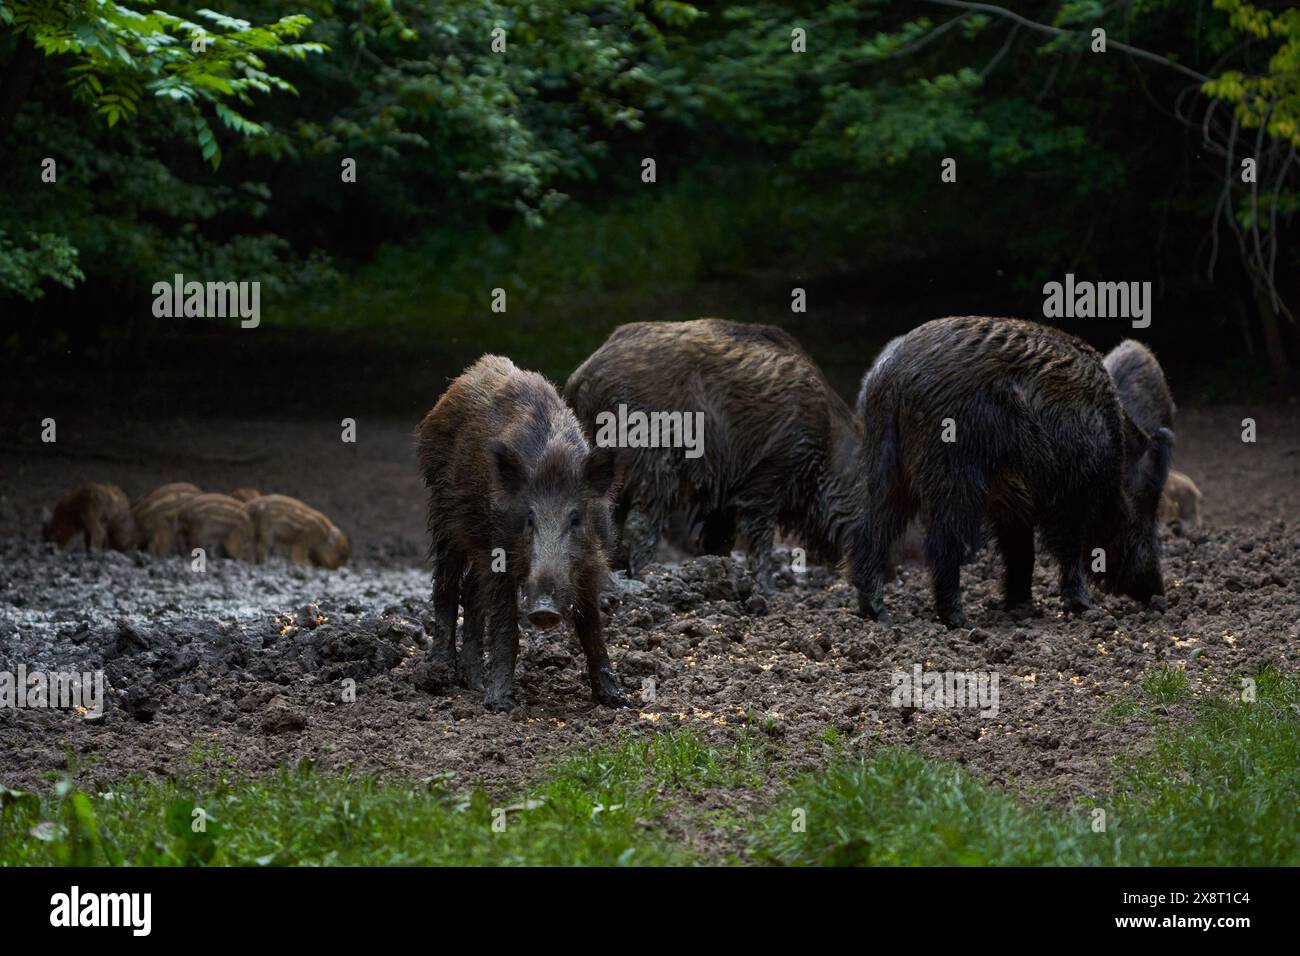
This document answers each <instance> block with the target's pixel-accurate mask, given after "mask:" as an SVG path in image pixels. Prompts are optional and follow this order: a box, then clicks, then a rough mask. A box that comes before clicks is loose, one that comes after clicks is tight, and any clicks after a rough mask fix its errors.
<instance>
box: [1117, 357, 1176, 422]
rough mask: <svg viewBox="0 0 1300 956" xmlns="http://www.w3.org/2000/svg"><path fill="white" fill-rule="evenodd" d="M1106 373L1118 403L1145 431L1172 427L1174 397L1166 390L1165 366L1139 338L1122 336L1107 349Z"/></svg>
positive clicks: (1167, 388) (1167, 387)
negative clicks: (1163, 367) (1121, 338)
mask: <svg viewBox="0 0 1300 956" xmlns="http://www.w3.org/2000/svg"><path fill="white" fill-rule="evenodd" d="M1103 361H1104V363H1105V366H1106V373H1107V374H1108V375H1110V379H1111V381H1112V382H1114V383H1115V390H1116V391H1117V392H1118V393H1119V401H1120V404H1121V405H1123V406H1124V411H1126V412H1127V413H1128V416H1129V418H1131V419H1133V421H1134V422H1135V423H1136V424H1137V426H1138V427H1139V428H1141V429H1142V430H1143V431H1144V432H1146V433H1147V434H1148V435H1151V434H1154V433H1155V431H1156V429H1159V428H1168V429H1170V430H1171V431H1172V430H1173V427H1174V398H1173V396H1172V395H1170V394H1169V385H1168V383H1167V382H1165V372H1164V369H1162V368H1161V367H1160V363H1159V362H1157V361H1156V357H1155V355H1154V354H1152V352H1151V350H1150V349H1149V348H1147V347H1146V346H1145V345H1143V344H1142V343H1141V342H1136V341H1134V340H1133V339H1125V340H1124V341H1123V342H1121V343H1119V345H1117V346H1115V347H1114V348H1113V349H1111V350H1110V351H1109V352H1107V353H1106V358H1105V359H1104V360H1103Z"/></svg>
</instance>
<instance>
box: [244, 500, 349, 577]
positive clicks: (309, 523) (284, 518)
mask: <svg viewBox="0 0 1300 956" xmlns="http://www.w3.org/2000/svg"><path fill="white" fill-rule="evenodd" d="M247 508H248V515H249V517H250V518H251V519H252V521H253V541H254V555H255V558H256V560H257V562H258V563H259V564H261V563H262V562H264V561H266V559H267V558H268V557H269V556H270V553H271V549H272V548H274V547H275V546H276V545H283V546H285V547H287V548H288V549H289V560H291V561H292V562H293V563H294V564H306V563H307V562H308V561H310V562H311V563H312V564H315V565H317V566H319V567H322V568H327V569H328V570H330V571H334V570H336V569H338V568H340V567H342V566H343V565H344V564H347V562H348V559H349V558H350V557H351V556H352V546H351V544H350V543H349V542H348V536H347V535H345V534H344V533H343V532H342V531H340V530H339V529H338V527H337V526H336V525H335V524H334V522H332V521H330V519H329V518H327V517H326V516H325V515H323V514H321V513H320V512H319V511H317V510H316V509H315V508H310V507H308V506H307V505H305V504H303V503H302V502H301V501H299V500H298V499H297V498H290V497H289V496H288V495H260V496H258V497H257V498H254V499H253V500H252V501H250V502H249V503H248V505H247Z"/></svg>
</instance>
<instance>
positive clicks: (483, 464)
mask: <svg viewBox="0 0 1300 956" xmlns="http://www.w3.org/2000/svg"><path fill="white" fill-rule="evenodd" d="M416 439H417V444H418V448H419V457H420V470H421V472H422V473H423V475H424V483H425V485H426V486H427V487H428V489H429V534H430V538H431V540H430V546H429V556H430V559H431V561H432V564H433V604H434V631H433V644H432V647H431V648H430V652H429V653H430V657H431V658H432V659H435V660H442V661H444V662H445V663H446V664H447V665H448V666H449V667H451V668H452V669H453V670H454V669H455V667H456V607H457V603H458V602H459V603H460V604H461V605H463V606H464V608H465V625H464V636H463V641H462V646H461V652H460V675H461V679H462V680H463V681H464V682H465V683H466V684H467V685H469V686H471V687H477V686H479V685H480V684H481V685H483V686H484V691H485V693H484V700H485V703H486V705H487V707H488V709H490V710H509V709H510V708H511V707H513V706H514V689H513V685H514V670H515V657H516V655H517V653H518V649H519V627H518V620H519V615H520V614H523V615H524V616H525V617H526V618H527V619H528V620H529V622H530V623H532V624H534V625H535V626H537V627H542V628H549V627H554V626H556V625H558V624H560V623H561V621H562V620H566V619H567V620H568V621H570V622H572V625H573V629H574V631H575V633H576V634H577V637H578V641H579V643H581V645H582V650H583V653H584V654H585V655H586V659H587V677H588V680H589V681H590V683H591V693H592V696H593V697H594V698H595V700H596V702H597V703H600V704H606V705H610V706H625V705H626V704H627V700H626V699H625V698H624V696H623V693H622V691H621V690H620V689H619V686H618V681H617V679H616V678H615V676H614V671H613V669H612V668H611V667H610V663H609V657H608V655H607V653H606V651H605V641H604V638H603V637H602V635H601V623H600V590H601V587H602V585H603V584H604V582H605V579H606V577H607V575H608V573H609V570H608V565H607V563H606V554H607V550H608V548H609V546H610V538H611V520H610V504H611V502H610V499H611V496H612V494H613V492H614V489H615V488H616V486H617V479H618V474H617V472H618V470H619V464H620V462H619V459H618V456H617V454H616V453H615V451H614V450H613V449H608V448H601V449H594V450H593V449H592V448H591V447H590V446H589V445H588V443H587V439H586V437H585V436H584V434H583V431H582V426H581V425H579V424H578V420H577V418H576V417H575V416H574V414H573V412H572V410H570V408H569V407H568V406H567V405H565V404H564V402H563V400H561V398H560V396H559V393H558V392H557V391H556V390H555V386H553V385H552V384H551V383H550V382H548V381H547V380H546V379H545V378H543V377H542V376H541V375H538V374H537V373H536V372H527V371H523V370H521V369H519V368H516V367H515V365H514V364H513V363H512V362H510V360H509V359H505V358H500V357H499V356H495V355H485V356H483V357H482V358H480V359H479V360H478V361H477V362H475V363H474V364H473V365H472V366H470V367H469V368H468V369H467V370H466V371H465V372H464V374H462V375H461V376H460V377H459V378H457V379H456V380H455V381H454V382H452V383H451V385H450V386H449V387H448V388H447V391H446V392H444V393H443V395H442V397H441V398H439V399H438V403H437V404H436V405H435V406H434V407H433V409H432V410H431V411H430V412H429V413H428V414H427V415H425V416H424V420H423V421H422V422H420V426H419V428H418V429H417V430H416ZM484 630H486V632H487V644H488V651H489V660H488V668H487V674H486V680H484V675H483V671H482V666H483V665H482V651H481V645H482V640H483V632H484Z"/></svg>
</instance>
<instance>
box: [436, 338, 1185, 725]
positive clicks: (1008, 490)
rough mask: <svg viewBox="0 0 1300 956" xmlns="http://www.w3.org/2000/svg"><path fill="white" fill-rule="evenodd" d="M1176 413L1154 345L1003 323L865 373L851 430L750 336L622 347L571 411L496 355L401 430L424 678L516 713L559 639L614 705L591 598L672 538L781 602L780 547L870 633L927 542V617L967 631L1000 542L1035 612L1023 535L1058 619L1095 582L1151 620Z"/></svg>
mask: <svg viewBox="0 0 1300 956" xmlns="http://www.w3.org/2000/svg"><path fill="white" fill-rule="evenodd" d="M629 411H631V412H633V413H641V414H642V415H643V416H644V417H643V420H644V419H645V418H649V419H651V420H657V421H659V422H661V423H663V422H668V423H674V421H675V425H676V428H677V429H678V437H679V438H680V432H681V429H682V421H683V419H682V417H681V416H682V415H683V414H689V415H692V416H697V417H698V419H699V420H700V421H701V422H702V425H703V432H702V434H703V442H702V447H701V448H700V449H699V453H698V454H693V455H688V454H684V453H683V450H682V448H681V447H674V445H675V443H674V442H673V441H671V440H667V441H661V440H659V439H660V438H661V437H664V436H656V439H655V440H654V441H648V442H647V441H635V442H633V441H619V442H615V443H614V444H615V445H617V446H619V447H607V446H608V445H609V444H610V443H609V442H608V441H602V440H600V439H601V435H602V433H603V428H604V426H603V425H602V418H604V419H605V420H606V422H608V418H609V416H611V415H613V414H615V413H617V414H619V415H620V416H624V417H625V416H626V414H627V413H628V412H629ZM674 414H676V415H677V417H676V419H675V420H674V418H673V416H674ZM1173 416H1174V403H1173V400H1172V398H1171V396H1170V393H1169V388H1168V386H1167V384H1166V382H1165V377H1164V373H1163V372H1162V370H1161V368H1160V365H1159V364H1158V363H1157V362H1156V359H1155V356H1154V355H1152V354H1151V352H1150V350H1148V349H1147V348H1146V347H1145V346H1143V345H1141V344H1140V343H1138V342H1134V341H1131V340H1129V341H1125V342H1123V343H1121V344H1120V345H1119V346H1118V347H1116V348H1115V349H1114V350H1113V351H1112V352H1111V353H1110V354H1109V355H1107V356H1106V357H1105V358H1103V357H1102V356H1101V355H1099V354H1098V353H1097V352H1096V351H1095V350H1094V349H1092V348H1091V347H1090V346H1088V345H1087V344H1085V343H1084V342H1082V341H1081V340H1079V339H1077V338H1075V337H1073V336H1071V335H1068V334H1066V333H1064V332H1061V331H1060V330H1058V329H1055V328H1051V327H1048V326H1043V325H1038V324H1035V323H1032V322H1024V321H1019V320H1015V319H994V318H984V317H975V316H966V317H954V318H946V319H937V320H935V321H933V322H928V323H926V324H924V325H922V326H920V327H918V328H916V329H914V330H913V331H911V332H909V333H908V334H906V335H903V336H900V337H899V338H897V339H894V340H893V341H892V342H890V343H889V344H888V345H887V346H886V347H885V348H884V349H883V350H882V351H881V352H880V354H879V355H878V356H877V357H876V359H875V361H874V363H873V364H872V365H871V367H870V368H869V369H868V370H867V372H866V374H865V375H864V377H863V379H862V386H861V390H860V392H859V394H858V400H857V407H856V410H850V408H849V407H848V405H847V404H845V402H844V401H843V400H842V399H841V398H840V397H839V395H837V394H836V393H835V391H834V390H833V389H832V388H831V387H830V385H829V384H828V382H827V380H826V378H825V376H824V375H823V374H822V372H821V370H820V369H818V368H817V366H816V364H815V363H814V362H813V361H812V359H811V358H809V357H808V355H807V353H805V352H804V351H803V349H802V348H801V347H800V346H799V344H798V342H796V341H795V339H794V338H793V337H792V336H790V335H789V334H788V333H787V332H784V331H782V330H781V329H777V328H773V327H770V326H764V325H753V324H744V323H738V322H728V321H724V320H721V319H699V320H696V321H691V322H638V323H632V324H628V325H624V326H621V327H619V328H618V329H616V330H615V331H614V332H613V334H611V335H610V337H609V339H608V340H607V341H606V342H605V344H604V345H602V346H601V347H600V348H599V349H597V350H596V352H595V353H594V354H593V355H592V356H591V357H590V358H588V359H587V360H586V361H585V362H584V363H582V365H581V366H579V367H578V369H577V370H576V371H575V372H574V373H573V374H572V375H571V376H570V377H569V380H568V382H567V383H566V384H565V387H564V390H563V394H561V393H560V392H559V391H558V390H557V389H556V388H555V386H554V385H552V384H551V383H550V382H548V381H547V380H546V379H545V378H543V377H542V376H541V375H539V374H537V373H535V372H529V371H525V370H522V369H519V368H517V367H516V366H515V365H514V364H513V363H512V362H510V360H509V359H506V358H501V357H499V356H495V355H485V356H483V357H482V358H480V359H479V360H478V361H477V362H475V363H474V364H473V365H472V366H470V368H468V369H467V370H466V371H465V372H464V373H463V374H462V375H461V376H460V377H458V378H457V379H455V380H454V381H453V382H452V383H451V385H450V386H449V387H448V389H447V391H446V392H445V393H444V394H443V395H442V397H441V398H440V399H439V400H438V402H437V404H436V405H434V407H433V409H432V410H430V411H429V413H428V414H427V415H425V417H424V419H423V421H421V423H420V425H419V427H418V429H417V431H416V438H417V444H418V452H419V461H420V467H421V471H422V473H423V477H424V482H425V485H426V486H427V488H428V493H429V500H428V528H429V533H430V538H431V542H430V549H429V554H430V559H431V562H432V565H433V584H434V586H433V609H434V624H433V642H432V647H431V649H430V657H431V658H432V659H435V660H439V661H441V662H442V663H444V664H445V665H446V666H447V667H448V668H449V669H450V670H451V671H452V672H453V673H455V674H457V676H458V678H459V680H460V681H461V683H463V684H464V685H465V686H468V687H473V688H476V689H482V690H483V691H484V695H485V703H486V706H487V707H488V708H489V709H491V710H508V709H510V708H511V707H512V706H513V704H514V698H513V682H514V667H515V658H516V655H517V653H518V647H519V619H520V616H521V615H522V616H523V617H524V618H526V619H527V620H528V621H529V622H530V623H531V624H533V625H534V626H537V627H541V628H549V627H554V626H555V625H558V624H560V623H561V622H564V621H567V622H569V623H571V624H572V626H573V629H574V631H575V633H576V635H577V638H578V640H579V642H580V643H581V645H582V649H583V652H584V654H585V655H586V660H587V670H588V677H589V680H590V682H591V689H592V695H593V697H594V698H595V700H596V701H597V702H598V703H602V704H606V705H611V706H619V705H623V704H625V703H627V702H626V700H625V698H624V697H623V694H622V692H621V691H620V689H619V685H618V681H617V679H616V678H615V675H614V673H613V671H612V669H611V667H610V663H609V658H608V655H607V653H606V650H605V644H604V640H603V638H602V636H601V621H600V592H601V588H602V587H603V586H604V585H605V583H606V581H607V579H608V573H609V569H610V565H611V564H615V565H618V566H621V567H623V568H625V569H626V570H627V572H628V573H629V575H631V576H634V577H635V576H637V575H638V574H640V573H641V571H642V570H643V569H644V568H645V566H646V565H647V564H648V563H649V562H650V561H651V560H653V558H654V555H655V551H656V548H657V546H658V544H659V542H660V540H661V538H665V537H668V538H669V539H675V540H674V541H673V543H675V544H677V545H678V546H679V547H684V548H686V549H687V550H689V551H693V552H696V553H712V554H729V553H730V552H731V550H732V548H733V546H734V545H735V544H736V541H737V539H738V538H739V539H743V540H744V543H745V545H746V549H747V552H748V560H749V564H750V567H751V569H752V570H753V573H754V577H755V580H756V582H757V584H758V586H759V587H760V588H763V589H770V588H771V586H772V577H773V573H774V570H775V567H774V559H773V554H772V551H773V544H774V540H775V536H776V534H777V532H778V530H779V531H781V532H782V533H785V534H789V535H790V536H791V537H792V538H793V539H795V540H796V541H797V542H798V543H799V544H800V545H801V546H802V547H803V548H805V549H806V553H807V555H808V558H809V559H810V560H812V561H814V562H823V563H826V564H830V565H836V564H838V563H840V562H841V561H845V562H846V563H847V567H848V569H849V577H850V580H851V581H852V583H853V584H854V585H855V586H856V587H857V590H858V599H859V609H860V611H861V613H862V614H863V615H864V616H866V617H869V618H872V619H874V620H878V621H883V620H887V619H888V612H887V611H886V608H885V601H884V597H885V589H884V584H885V582H886V579H887V578H889V577H891V571H890V569H891V567H892V563H893V561H894V559H895V557H896V554H897V551H896V548H897V545H898V543H899V541H900V539H901V538H902V537H903V536H904V535H905V534H907V533H908V532H909V531H910V532H911V533H913V534H916V533H917V531H916V527H917V525H918V524H919V525H920V526H922V527H923V528H924V545H923V552H924V557H925V561H926V563H927V565H928V566H929V570H930V578H931V583H932V588H933V593H934V602H935V608H936V610H937V612H938V615H939V618H940V619H941V620H942V621H943V622H945V623H946V624H948V625H949V626H950V627H960V626H962V625H964V624H965V620H966V619H965V615H964V613H963V610H962V601H961V584H960V568H961V565H962V564H963V563H965V562H966V561H968V560H969V559H970V558H971V556H972V555H974V554H975V553H976V552H977V551H978V550H980V549H981V548H982V547H984V545H985V544H986V543H988V542H989V541H993V542H995V543H996V546H997V549H998V552H999V553H1000V555H1001V557H1002V560H1003V564H1004V566H1005V574H1006V577H1005V584H1004V592H1003V593H1004V596H1005V601H1006V605H1007V607H1008V608H1014V607H1016V606H1018V605H1023V604H1026V603H1028V602H1029V601H1030V600H1031V593H1030V592H1031V582H1032V579H1033V568H1034V548H1035V538H1036V535H1037V539H1038V541H1039V542H1040V543H1041V546H1042V547H1043V548H1045V549H1046V551H1047V552H1048V553H1049V554H1050V555H1051V556H1052V558H1053V559H1054V561H1055V563H1056V565H1057V566H1058V569H1059V582H1060V584H1059V586H1060V594H1061V600H1062V604H1063V607H1064V610H1065V611H1066V613H1074V612H1079V611H1083V610H1085V609H1087V608H1089V607H1091V606H1092V597H1091V595H1090V593H1089V589H1088V580H1089V579H1091V580H1092V581H1093V582H1094V583H1096V584H1098V585H1099V586H1101V587H1102V588H1104V589H1106V590H1108V591H1110V592H1112V593H1115V594H1123V595H1127V596H1129V597H1131V598H1133V599H1135V600H1137V601H1140V602H1143V603H1145V604H1147V605H1148V606H1150V607H1152V608H1154V609H1156V610H1163V608H1164V607H1165V599H1164V581H1163V577H1162V573H1161V567H1160V546H1159V540H1158V537H1157V522H1158V521H1160V520H1178V521H1181V522H1184V523H1187V524H1195V523H1197V522H1198V520H1199V503H1198V502H1199V498H1200V492H1199V491H1198V490H1197V489H1196V486H1195V485H1194V484H1192V482H1191V480H1190V479H1188V478H1187V477H1186V476H1185V475H1181V474H1179V473H1178V472H1171V471H1170V461H1171V458H1172V454H1173V443H1174V434H1173V430H1172V428H1173ZM669 431H670V434H669V435H668V436H667V437H668V438H669V439H671V437H672V436H671V424H670V426H669ZM461 608H463V609H464V619H463V625H462V626H461V641H460V646H459V650H458V649H457V641H456V631H457V619H458V611H459V610H460V609H461ZM484 645H486V651H487V668H486V670H485V669H484V662H483V652H484V649H485V648H484Z"/></svg>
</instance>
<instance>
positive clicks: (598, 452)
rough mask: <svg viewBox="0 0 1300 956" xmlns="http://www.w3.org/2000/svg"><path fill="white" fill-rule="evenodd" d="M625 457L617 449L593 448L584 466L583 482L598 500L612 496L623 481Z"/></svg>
mask: <svg viewBox="0 0 1300 956" xmlns="http://www.w3.org/2000/svg"><path fill="white" fill-rule="evenodd" d="M623 469H624V462H623V456H622V455H620V454H619V453H618V449H616V448H593V449H592V450H591V454H589V455H588V456H587V461H586V464H584V465H583V466H582V480H583V481H585V482H586V483H587V487H588V488H590V489H591V491H592V493H593V494H595V496H596V497H597V498H604V497H605V496H607V495H609V494H611V493H612V492H613V491H614V489H615V488H617V487H618V485H619V483H620V482H621V481H622V479H623Z"/></svg>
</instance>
